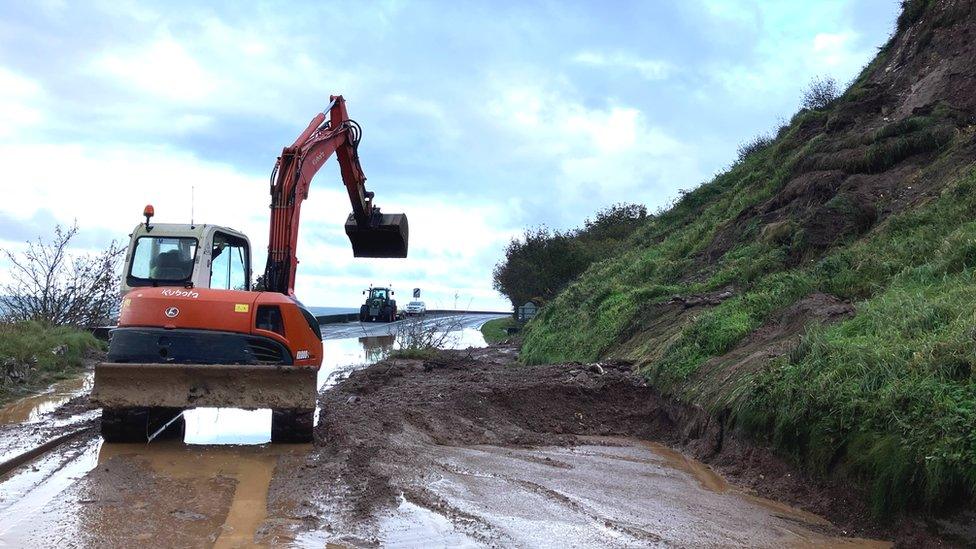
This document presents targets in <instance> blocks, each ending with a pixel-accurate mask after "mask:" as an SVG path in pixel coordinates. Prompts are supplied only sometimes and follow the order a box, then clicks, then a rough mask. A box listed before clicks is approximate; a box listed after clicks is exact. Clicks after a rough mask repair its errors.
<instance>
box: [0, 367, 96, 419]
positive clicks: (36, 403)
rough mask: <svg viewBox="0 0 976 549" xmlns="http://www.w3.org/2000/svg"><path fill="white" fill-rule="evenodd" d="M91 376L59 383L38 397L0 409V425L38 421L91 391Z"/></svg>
mask: <svg viewBox="0 0 976 549" xmlns="http://www.w3.org/2000/svg"><path fill="white" fill-rule="evenodd" d="M92 376H93V374H91V373H90V372H89V373H87V374H85V375H84V376H81V377H78V378H73V379H67V380H64V381H59V382H58V383H55V384H54V385H52V386H51V387H49V388H48V390H47V391H44V392H43V393H41V394H39V395H34V396H30V397H27V398H22V399H20V400H17V401H15V402H12V403H10V404H7V405H5V406H3V407H0V425H10V424H13V423H26V422H29V421H38V420H39V419H41V417H42V416H43V415H44V414H46V413H48V412H51V411H54V410H55V409H56V408H58V407H59V406H61V405H62V404H64V403H65V402H68V401H69V400H71V399H72V398H74V397H76V396H78V395H81V394H83V393H86V392H88V391H89V390H90V389H91V385H92Z"/></svg>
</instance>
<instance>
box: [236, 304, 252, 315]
mask: <svg viewBox="0 0 976 549" xmlns="http://www.w3.org/2000/svg"><path fill="white" fill-rule="evenodd" d="M249 309H250V306H249V305H248V304H247V303H238V304H236V305H234V312H235V313H246V312H247V311H248V310H249Z"/></svg>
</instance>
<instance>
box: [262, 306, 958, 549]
mask: <svg viewBox="0 0 976 549" xmlns="http://www.w3.org/2000/svg"><path fill="white" fill-rule="evenodd" d="M811 300H813V301H824V300H826V301H830V299H829V298H825V297H824V298H821V297H820V296H814V297H812V298H811ZM829 305H830V307H828V308H831V310H834V309H836V310H835V311H834V312H836V313H837V314H845V313H846V310H842V309H845V307H849V306H844V305H843V304H837V303H830V304H829ZM798 314H799V313H798ZM787 316H788V315H787ZM801 316H802V315H801ZM516 358H517V350H516V348H515V347H514V346H510V345H508V346H506V345H502V346H494V347H489V348H486V349H472V350H467V351H445V352H442V353H440V354H439V355H438V356H437V357H436V358H434V359H432V360H428V361H416V360H399V361H387V362H381V363H378V364H375V365H373V366H371V367H369V368H366V369H364V370H360V371H357V372H354V373H353V374H351V375H350V376H349V378H348V379H346V380H345V381H343V382H341V383H339V384H338V385H337V386H336V387H334V388H332V389H330V390H328V391H326V392H325V393H323V394H322V395H321V396H320V402H319V404H320V407H321V409H322V410H323V412H322V415H321V416H320V418H319V419H320V421H319V424H318V426H317V432H316V441H317V442H316V447H315V448H314V449H313V450H312V452H310V453H309V454H308V455H307V456H302V457H295V458H293V459H295V460H297V461H296V462H292V463H289V462H287V461H282V462H279V465H278V467H279V468H281V467H288V468H294V470H295V471H297V473H296V474H292V475H288V476H286V475H275V478H274V480H273V481H272V486H271V490H270V499H269V506H270V508H271V509H276V511H274V512H275V514H287V513H288V511H286V510H287V509H291V510H292V511H291V512H292V514H294V509H300V508H304V509H307V510H308V512H307V513H306V515H305V516H304V518H305V519H306V520H307V521H308V523H309V525H314V528H317V529H319V530H324V531H327V532H344V531H347V530H348V529H347V526H348V525H349V524H354V523H362V522H364V521H369V520H371V518H373V519H375V517H377V516H382V515H383V513H384V511H385V510H390V509H397V508H400V509H401V510H402V508H403V506H404V505H405V504H411V505H419V506H420V507H423V508H427V509H432V510H435V511H436V512H438V513H439V514H441V515H444V516H448V517H450V518H451V520H452V522H453V523H454V528H455V529H457V528H458V525H459V524H460V525H462V526H463V525H468V526H469V527H468V528H467V529H466V531H467V534H468V535H469V536H473V538H474V539H475V540H478V541H479V542H480V543H488V544H489V545H491V544H505V543H506V541H507V542H511V541H512V540H511V539H506V538H504V536H502V537H498V535H496V534H497V532H494V531H493V529H492V528H491V526H492V525H491V524H488V523H486V519H485V517H484V516H480V515H477V514H472V513H469V512H466V511H464V509H462V508H459V507H458V506H455V505H451V504H450V503H449V502H446V501H444V499H443V498H441V497H439V496H437V494H436V493H435V492H434V491H432V490H430V489H428V488H429V487H430V486H432V484H431V483H433V484H437V482H439V481H438V480H437V479H441V480H443V473H444V471H445V470H446V471H447V472H448V473H458V471H457V469H458V468H461V469H463V468H464V467H470V466H471V465H470V462H469V461H466V460H467V459H468V458H464V459H459V458H458V455H459V454H458V453H457V452H456V451H455V450H453V449H458V448H459V449H462V451H463V452H468V451H470V450H471V449H477V450H478V451H479V452H486V451H488V452H498V451H504V449H505V448H509V449H510V450H508V451H505V452H508V453H509V454H510V455H509V458H511V457H512V456H516V457H517V459H519V460H522V461H523V462H540V463H545V464H546V465H547V466H549V467H555V468H559V467H561V466H567V467H571V465H569V463H572V462H567V463H563V462H562V460H561V459H560V458H559V457H558V456H559V455H560V454H559V452H560V451H559V450H555V449H558V448H566V449H568V450H565V451H566V452H577V451H578V450H572V449H573V448H581V447H585V448H588V449H589V450H587V451H588V452H591V453H592V452H597V453H600V452H598V451H596V450H593V448H594V445H595V446H596V447H600V446H607V447H616V446H619V445H620V444H621V443H620V442H619V441H621V440H633V439H639V440H647V441H660V442H664V443H666V444H668V445H670V446H672V447H677V448H679V449H681V450H682V451H684V452H686V453H691V454H693V455H694V456H696V457H698V458H699V459H701V460H702V461H704V462H706V463H708V464H710V465H711V466H712V467H714V468H715V469H716V470H718V471H719V472H720V473H721V474H722V475H724V476H725V477H727V478H728V479H729V480H730V481H731V482H732V483H733V484H734V485H737V486H738V488H737V490H741V491H742V492H743V493H744V494H750V493H754V494H757V495H761V496H764V497H768V498H771V499H775V500H778V501H783V502H787V503H789V504H790V505H791V506H793V507H795V508H798V509H801V510H803V511H806V512H808V513H813V514H815V515H819V516H822V517H826V518H827V519H829V521H830V523H827V522H823V523H817V522H816V521H801V522H803V523H804V528H810V529H811V530H812V531H814V532H816V533H817V534H816V535H823V536H854V535H856V536H859V537H876V538H888V539H890V538H891V537H892V535H894V536H896V537H897V539H898V540H899V541H903V542H905V543H909V544H911V545H913V546H918V545H919V544H920V543H921V544H929V545H938V546H943V545H940V543H944V542H941V541H940V540H939V539H938V538H936V537H934V536H933V535H932V534H929V533H928V532H927V531H926V530H925V528H924V527H923V526H922V523H921V522H919V521H909V520H907V519H901V520H899V521H898V522H897V523H896V524H895V525H894V526H893V525H892V524H878V523H876V522H874V521H873V520H872V519H871V518H870V515H869V514H868V511H867V507H866V506H865V505H864V503H863V498H862V494H860V493H857V492H855V491H854V490H852V489H851V488H850V485H849V484H846V483H843V482H842V481H837V482H819V481H814V480H812V479H810V478H807V477H805V476H803V475H800V474H798V473H797V471H796V470H795V469H793V468H792V467H790V466H788V465H787V464H786V463H784V462H783V461H782V460H780V459H779V458H777V457H776V456H775V455H774V454H773V453H772V452H771V451H769V450H768V449H765V448H759V447H756V446H753V445H750V444H748V443H745V442H743V441H742V440H740V439H739V438H738V437H737V436H736V435H735V433H731V432H728V431H727V430H726V429H725V428H724V425H723V423H722V421H721V420H720V419H716V418H712V417H710V416H709V415H708V414H706V413H704V412H702V411H701V410H699V409H694V408H690V407H687V406H680V405H677V404H675V403H674V402H672V401H669V400H667V399H664V398H662V397H661V396H660V395H659V394H658V393H657V392H656V391H655V390H653V389H652V388H650V387H648V386H647V384H646V383H645V381H644V380H643V379H642V378H641V377H639V376H637V375H635V374H633V373H632V372H631V370H632V367H631V365H630V364H628V363H625V362H609V363H601V364H559V365H541V366H524V365H517V364H515V360H516ZM594 437H596V438H594ZM483 445H488V446H483ZM486 448H495V449H496V450H486ZM519 448H536V449H540V450H539V451H537V452H527V451H522V450H519ZM553 452H555V453H553ZM584 453H585V452H584ZM628 455H629V454H628ZM678 455H680V454H678ZM617 458H620V456H617ZM628 459H635V458H633V456H632V457H631V458H628ZM445 462H447V463H451V464H453V465H445ZM458 463H465V464H467V465H464V466H461V465H457V464H458ZM561 463H562V465H560V464H561ZM467 474H469V475H470V474H473V473H471V472H468V473H467ZM491 474H495V473H491ZM498 474H502V473H500V472H499V473H498ZM489 476H490V475H489ZM719 478H720V477H719ZM509 480H511V479H509ZM700 480H701V478H700ZM631 481H634V482H636V479H627V478H617V479H614V480H613V483H612V484H613V485H626V484H627V483H629V482H631ZM517 482H519V483H522V484H525V482H527V481H525V480H524V479H520V480H517ZM702 482H703V485H706V484H707V482H705V481H702ZM722 482H724V481H722ZM608 486H610V485H608ZM713 488H714V487H713ZM535 490H536V491H537V492H538V490H543V488H539V487H536V488H535ZM543 491H546V493H549V494H550V496H551V497H556V498H563V500H571V499H572V498H567V497H566V495H565V494H561V493H556V494H555V495H553V494H552V493H551V492H553V491H552V490H550V489H548V488H547V489H544V490H543ZM562 503H563V504H564V505H571V506H572V505H576V506H577V507H578V506H579V505H580V504H579V503H578V502H577V501H576V500H573V501H562ZM770 504H771V502H770V503H769V504H767V505H770ZM316 505H318V506H319V507H318V510H317V511H316V510H315V509H316ZM784 508H785V506H784ZM576 510H577V511H579V509H576ZM794 512H798V511H794ZM794 520H798V519H794ZM323 521H327V523H323ZM488 522H490V521H488ZM607 522H608V523H610V522H614V521H612V520H608V521H607ZM831 523H832V524H831ZM621 527H622V526H621ZM631 527H633V525H631ZM632 529H633V528H632ZM640 531H641V532H643V533H642V534H640V535H645V534H646V535H648V536H652V537H655V536H656V537H657V539H656V542H662V541H663V542H667V541H668V540H667V539H666V538H661V537H660V536H658V535H657V534H655V533H654V532H650V531H647V530H646V529H642V530H640ZM628 535H634V532H630V534H628ZM638 537H639V536H638ZM635 539H636V538H635ZM651 539H652V538H647V540H648V541H649V540H651ZM702 540H704V541H705V542H707V540H705V538H702ZM345 541H347V542H350V543H353V544H359V543H364V542H365V543H367V544H369V543H375V542H377V541H378V540H377V539H375V538H374V539H369V538H368V537H367V538H362V537H358V538H356V537H353V538H350V539H347V540H345ZM672 541H673V540H672ZM808 541H809V540H808Z"/></svg>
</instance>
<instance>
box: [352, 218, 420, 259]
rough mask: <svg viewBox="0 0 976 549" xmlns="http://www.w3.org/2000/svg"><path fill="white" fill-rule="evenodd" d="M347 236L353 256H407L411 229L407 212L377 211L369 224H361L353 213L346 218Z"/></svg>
mask: <svg viewBox="0 0 976 549" xmlns="http://www.w3.org/2000/svg"><path fill="white" fill-rule="evenodd" d="M346 236H348V237H349V242H350V243H351V244H352V255H353V257H407V243H408V239H409V236H410V230H409V227H408V225H407V215H406V214H381V213H379V212H376V213H374V214H373V216H372V217H371V219H370V222H369V223H368V224H359V223H357V222H356V217H355V216H354V215H352V214H350V215H349V219H347V220H346Z"/></svg>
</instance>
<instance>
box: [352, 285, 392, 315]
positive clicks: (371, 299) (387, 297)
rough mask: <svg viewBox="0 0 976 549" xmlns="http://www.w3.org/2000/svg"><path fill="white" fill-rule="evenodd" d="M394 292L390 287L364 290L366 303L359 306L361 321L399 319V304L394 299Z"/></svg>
mask: <svg viewBox="0 0 976 549" xmlns="http://www.w3.org/2000/svg"><path fill="white" fill-rule="evenodd" d="M395 293H396V292H394V291H393V290H392V289H390V288H373V287H372V286H370V288H369V289H368V290H363V295H365V296H367V297H366V303H364V304H363V306H362V307H360V308H359V321H360V322H393V321H394V320H396V319H397V304H396V300H395V299H393V295H394V294H395Z"/></svg>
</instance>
